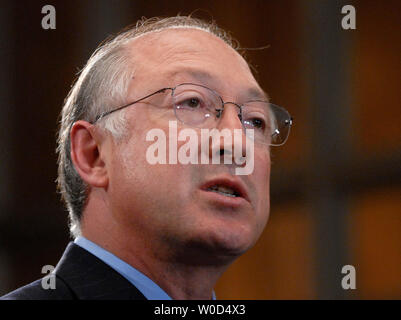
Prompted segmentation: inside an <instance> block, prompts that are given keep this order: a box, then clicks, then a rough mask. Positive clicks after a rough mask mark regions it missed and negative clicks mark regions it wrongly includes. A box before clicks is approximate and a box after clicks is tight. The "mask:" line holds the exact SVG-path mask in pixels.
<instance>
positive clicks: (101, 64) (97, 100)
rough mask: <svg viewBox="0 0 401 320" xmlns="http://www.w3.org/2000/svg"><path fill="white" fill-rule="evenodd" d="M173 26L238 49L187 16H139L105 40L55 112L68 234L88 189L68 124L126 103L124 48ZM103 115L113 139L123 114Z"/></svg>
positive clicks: (76, 225) (128, 72)
mask: <svg viewBox="0 0 401 320" xmlns="http://www.w3.org/2000/svg"><path fill="white" fill-rule="evenodd" d="M173 28H193V29H200V30H203V31H206V32H209V33H211V34H213V35H215V36H217V37H218V38H220V39H222V40H223V41H224V42H225V43H227V44H228V45H229V46H231V47H232V48H234V49H235V50H237V51H238V47H239V45H238V42H237V41H236V40H234V39H233V38H232V37H231V36H230V35H229V34H228V33H227V32H226V31H224V30H223V29H221V28H219V27H218V26H217V25H216V24H215V22H214V21H212V22H206V21H203V20H200V19H197V18H193V17H191V16H176V17H169V18H151V19H146V18H142V19H141V20H139V21H138V22H137V24H136V25H135V26H131V27H128V28H127V29H125V30H123V31H122V32H121V33H119V34H118V35H116V36H113V37H111V38H109V39H107V40H106V41H105V42H104V43H103V44H101V45H100V46H99V47H98V49H96V51H95V52H94V53H93V54H92V56H91V57H90V58H89V60H88V62H87V64H86V65H85V67H84V68H83V69H82V71H81V73H80V75H79V77H78V79H77V80H76V82H75V84H74V85H73V87H72V89H71V91H70V92H69V94H68V95H67V97H66V99H65V102H64V106H63V109H62V112H61V121H60V130H59V135H58V141H57V142H58V146H57V153H58V178H57V184H58V189H59V191H60V193H61V196H62V200H63V201H64V203H65V205H66V207H67V209H68V212H69V218H70V223H69V227H70V233H71V235H72V236H73V237H77V236H78V235H80V220H81V216H82V212H83V209H84V207H85V204H86V200H87V195H88V191H89V188H88V185H86V183H85V182H84V181H83V180H82V179H81V177H80V176H79V174H78V173H77V171H76V170H75V168H74V165H73V163H72V160H71V149H70V146H71V141H70V129H71V127H72V125H73V124H74V122H76V121H78V120H85V121H88V122H94V121H95V119H96V116H97V115H99V114H101V113H103V112H106V111H109V110H110V109H111V108H113V107H116V106H118V105H121V104H124V103H126V101H125V97H126V94H127V91H128V85H129V79H131V78H132V76H133V67H132V65H131V63H132V62H131V61H132V59H130V51H129V50H128V44H129V42H130V41H131V40H133V39H135V38H138V37H139V36H142V35H144V34H147V33H151V32H157V31H161V30H165V29H173ZM117 114H118V116H117V115H116V116H114V115H113V116H109V117H107V118H105V119H103V120H102V121H100V122H99V127H100V128H102V129H103V130H106V131H108V132H110V133H111V135H112V136H113V138H115V139H118V138H120V137H122V136H123V134H124V131H125V130H124V129H125V112H124V110H122V111H120V112H117Z"/></svg>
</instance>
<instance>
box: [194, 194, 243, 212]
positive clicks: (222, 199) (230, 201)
mask: <svg viewBox="0 0 401 320" xmlns="http://www.w3.org/2000/svg"><path fill="white" fill-rule="evenodd" d="M201 191H202V193H203V194H204V195H205V196H206V197H207V198H208V199H209V200H210V201H213V202H216V203H218V204H219V205H223V206H225V207H231V208H238V207H241V206H243V205H245V204H246V203H247V202H248V201H247V200H245V199H244V198H242V197H230V196H225V195H223V194H220V193H217V192H213V191H208V190H201Z"/></svg>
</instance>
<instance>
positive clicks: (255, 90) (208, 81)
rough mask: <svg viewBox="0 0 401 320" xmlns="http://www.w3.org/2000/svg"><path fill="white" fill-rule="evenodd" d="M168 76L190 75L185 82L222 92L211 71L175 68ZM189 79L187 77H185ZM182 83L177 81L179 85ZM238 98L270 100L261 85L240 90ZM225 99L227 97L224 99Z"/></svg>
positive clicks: (245, 100)
mask: <svg viewBox="0 0 401 320" xmlns="http://www.w3.org/2000/svg"><path fill="white" fill-rule="evenodd" d="M166 76H167V77H168V78H171V79H174V80H176V79H177V78H180V77H181V76H184V77H189V78H190V79H191V80H184V81H185V82H190V83H194V84H201V85H205V86H207V87H208V88H210V89H212V90H214V91H216V93H218V94H219V95H222V93H221V92H220V91H219V90H218V88H219V82H218V80H217V78H216V77H215V76H213V75H212V74H211V73H210V72H208V71H204V70H198V69H194V68H184V69H178V70H177V69H175V70H171V71H170V72H167V73H166ZM185 79H187V78H185ZM178 84H181V83H178V82H177V83H175V85H178ZM235 96H236V98H237V99H239V100H241V101H242V102H247V101H252V100H264V101H269V100H270V99H269V96H268V94H267V93H266V92H265V91H264V90H263V89H261V88H259V87H248V88H244V89H242V90H241V91H240V92H237V93H236V94H235ZM223 100H225V99H223Z"/></svg>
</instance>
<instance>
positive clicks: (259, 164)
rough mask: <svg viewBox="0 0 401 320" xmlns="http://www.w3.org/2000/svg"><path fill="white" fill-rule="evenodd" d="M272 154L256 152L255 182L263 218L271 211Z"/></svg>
mask: <svg viewBox="0 0 401 320" xmlns="http://www.w3.org/2000/svg"><path fill="white" fill-rule="evenodd" d="M270 163H271V162H270V153H268V152H260V153H258V154H256V152H255V170H254V181H255V185H256V190H257V192H258V199H259V208H258V209H259V211H260V214H261V216H267V217H268V214H269V210H270Z"/></svg>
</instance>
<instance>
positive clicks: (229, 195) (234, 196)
mask: <svg viewBox="0 0 401 320" xmlns="http://www.w3.org/2000/svg"><path fill="white" fill-rule="evenodd" d="M211 191H212V192H216V193H220V194H222V195H223V196H227V197H232V198H236V197H237V196H236V195H235V194H231V193H225V192H222V191H217V190H211Z"/></svg>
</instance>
